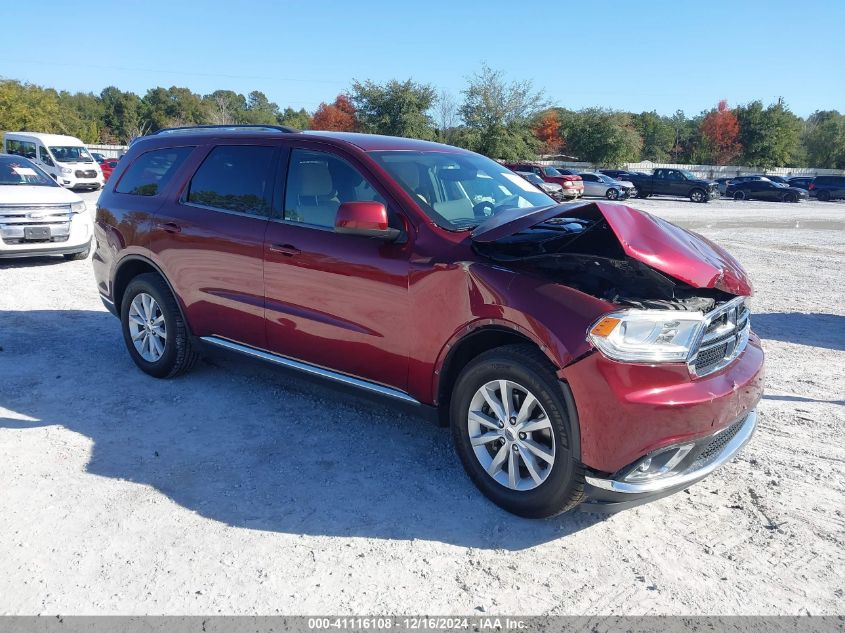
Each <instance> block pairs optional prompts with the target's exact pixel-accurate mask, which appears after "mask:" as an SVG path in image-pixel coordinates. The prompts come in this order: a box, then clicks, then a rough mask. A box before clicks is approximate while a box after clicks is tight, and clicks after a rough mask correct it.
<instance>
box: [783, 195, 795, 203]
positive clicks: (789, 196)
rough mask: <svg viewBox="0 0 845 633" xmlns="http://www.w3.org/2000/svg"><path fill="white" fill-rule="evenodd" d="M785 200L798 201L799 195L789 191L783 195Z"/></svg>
mask: <svg viewBox="0 0 845 633" xmlns="http://www.w3.org/2000/svg"><path fill="white" fill-rule="evenodd" d="M783 201H784V202H798V196H796V195H795V194H794V193H788V194H786V195H785V196H784V197H783Z"/></svg>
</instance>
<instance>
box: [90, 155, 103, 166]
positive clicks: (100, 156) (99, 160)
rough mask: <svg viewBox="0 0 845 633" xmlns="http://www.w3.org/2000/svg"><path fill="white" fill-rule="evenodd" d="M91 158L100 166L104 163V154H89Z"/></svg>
mask: <svg viewBox="0 0 845 633" xmlns="http://www.w3.org/2000/svg"><path fill="white" fill-rule="evenodd" d="M91 156H92V157H93V158H94V160H95V161H97V162H98V163H99V164H100V165H102V164H103V163H104V162H105V161H106V156H105V154H101V153H100V152H91Z"/></svg>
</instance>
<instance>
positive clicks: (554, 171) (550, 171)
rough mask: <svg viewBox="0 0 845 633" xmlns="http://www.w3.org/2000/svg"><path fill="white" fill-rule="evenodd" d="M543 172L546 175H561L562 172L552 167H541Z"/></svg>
mask: <svg viewBox="0 0 845 633" xmlns="http://www.w3.org/2000/svg"><path fill="white" fill-rule="evenodd" d="M543 173H544V174H546V175H547V176H563V174H562V173H560V172H559V171H558V170H557V169H555V168H554V167H543Z"/></svg>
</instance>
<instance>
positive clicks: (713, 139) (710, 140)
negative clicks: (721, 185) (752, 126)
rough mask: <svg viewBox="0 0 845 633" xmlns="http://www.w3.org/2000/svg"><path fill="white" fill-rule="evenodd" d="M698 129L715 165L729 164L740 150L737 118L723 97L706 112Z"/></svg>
mask: <svg viewBox="0 0 845 633" xmlns="http://www.w3.org/2000/svg"><path fill="white" fill-rule="evenodd" d="M700 130H701V138H702V140H703V141H704V143H705V145H706V147H707V149H708V150H709V151H710V157H711V158H710V159H711V160H712V161H713V162H714V163H715V164H716V165H729V164H730V163H731V161H733V160H734V159H735V158H736V157H737V156H739V154H740V152H741V151H742V146H741V145H740V143H739V120H738V119H737V118H736V115H735V114H734V113H733V112H731V109H730V108H729V107H728V102H727V101H725V100H724V99H722V100H721V101H720V102H719V105H718V106H717V107H715V108H714V109H713V110H711V111H710V112H708V113H707V115H706V116H705V117H704V120H703V121H702V122H701V128H700Z"/></svg>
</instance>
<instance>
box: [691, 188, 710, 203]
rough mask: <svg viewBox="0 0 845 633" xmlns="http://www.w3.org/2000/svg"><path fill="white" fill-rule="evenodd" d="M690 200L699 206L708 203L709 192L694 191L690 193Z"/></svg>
mask: <svg viewBox="0 0 845 633" xmlns="http://www.w3.org/2000/svg"><path fill="white" fill-rule="evenodd" d="M689 199H690V200H691V201H693V202H696V203H699V204H700V203H703V202H707V192H706V191H704V189H693V190H692V191H690V192H689Z"/></svg>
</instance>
